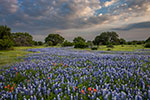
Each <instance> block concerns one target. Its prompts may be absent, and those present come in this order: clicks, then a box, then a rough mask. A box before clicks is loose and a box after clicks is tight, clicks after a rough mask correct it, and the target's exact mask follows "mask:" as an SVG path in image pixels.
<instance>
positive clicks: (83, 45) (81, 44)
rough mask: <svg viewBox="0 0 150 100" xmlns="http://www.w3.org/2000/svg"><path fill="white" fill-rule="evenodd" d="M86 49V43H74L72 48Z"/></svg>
mask: <svg viewBox="0 0 150 100" xmlns="http://www.w3.org/2000/svg"><path fill="white" fill-rule="evenodd" d="M87 47H88V45H87V43H86V42H83V41H81V42H77V43H75V46H74V48H87Z"/></svg>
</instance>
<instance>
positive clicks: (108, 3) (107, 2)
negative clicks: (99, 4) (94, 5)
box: [104, 0, 118, 7]
mask: <svg viewBox="0 0 150 100" xmlns="http://www.w3.org/2000/svg"><path fill="white" fill-rule="evenodd" d="M117 1H118V0H111V1H106V2H105V3H104V6H105V7H108V6H111V5H113V4H114V3H116V2H117Z"/></svg>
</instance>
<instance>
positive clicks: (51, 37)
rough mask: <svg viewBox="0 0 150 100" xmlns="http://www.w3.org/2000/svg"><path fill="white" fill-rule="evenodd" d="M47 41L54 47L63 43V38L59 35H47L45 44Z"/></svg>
mask: <svg viewBox="0 0 150 100" xmlns="http://www.w3.org/2000/svg"><path fill="white" fill-rule="evenodd" d="M49 41H51V42H52V45H53V46H55V45H57V44H58V43H63V41H64V38H63V37H62V36H61V35H59V34H49V35H48V36H47V37H46V38H45V43H48V42H49Z"/></svg>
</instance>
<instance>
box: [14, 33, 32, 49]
mask: <svg viewBox="0 0 150 100" xmlns="http://www.w3.org/2000/svg"><path fill="white" fill-rule="evenodd" d="M12 35H13V40H14V43H15V46H32V45H33V44H34V42H33V40H32V39H33V38H32V35H30V34H29V33H22V32H17V33H13V34H12Z"/></svg>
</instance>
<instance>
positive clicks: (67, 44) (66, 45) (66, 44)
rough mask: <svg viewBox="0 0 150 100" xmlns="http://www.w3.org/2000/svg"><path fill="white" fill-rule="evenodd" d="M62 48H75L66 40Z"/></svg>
mask: <svg viewBox="0 0 150 100" xmlns="http://www.w3.org/2000/svg"><path fill="white" fill-rule="evenodd" d="M62 46H63V47H68V46H73V43H71V42H69V41H67V40H65V41H64V42H63V44H62Z"/></svg>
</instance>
